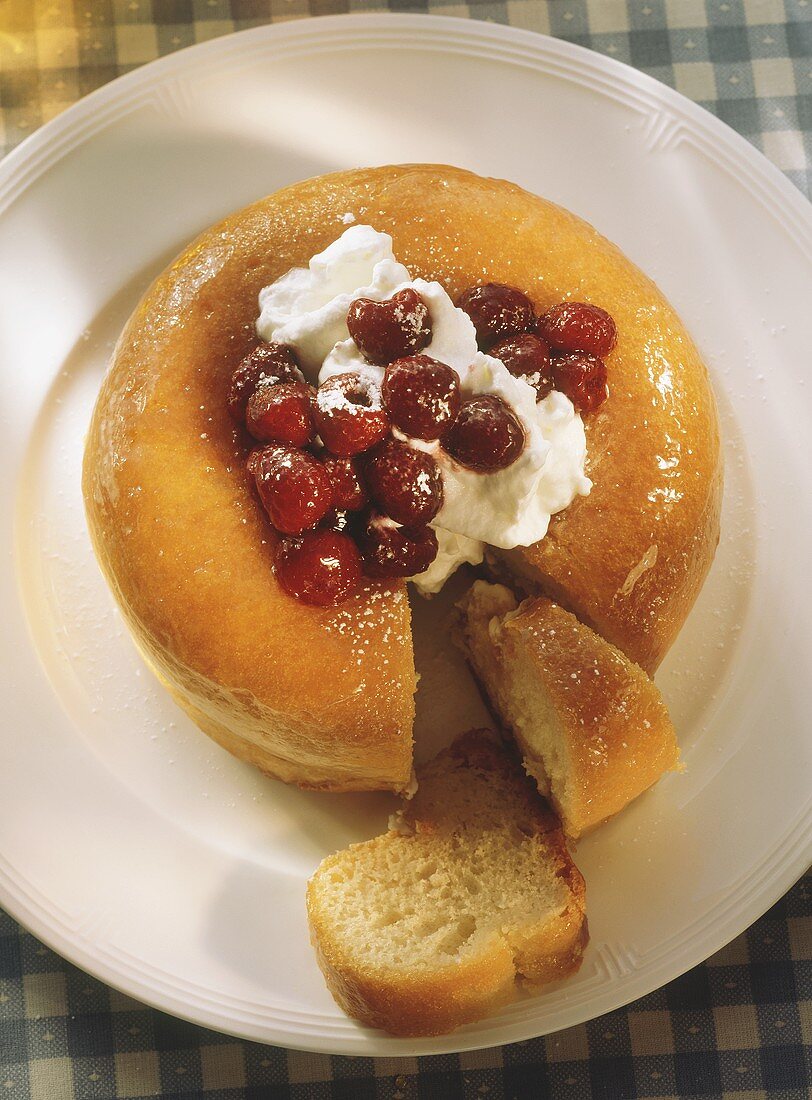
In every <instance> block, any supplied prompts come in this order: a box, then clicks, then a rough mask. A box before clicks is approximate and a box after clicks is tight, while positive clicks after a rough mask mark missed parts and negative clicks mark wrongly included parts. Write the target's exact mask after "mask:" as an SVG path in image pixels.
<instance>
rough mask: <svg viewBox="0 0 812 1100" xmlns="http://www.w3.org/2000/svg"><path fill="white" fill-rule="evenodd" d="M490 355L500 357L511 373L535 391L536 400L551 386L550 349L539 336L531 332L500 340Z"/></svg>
mask: <svg viewBox="0 0 812 1100" xmlns="http://www.w3.org/2000/svg"><path fill="white" fill-rule="evenodd" d="M489 354H490V355H492V356H493V357H494V358H495V359H501V361H502V362H503V363H504V364H505V366H506V367H507V369H508V370H509V371H510V373H511V374H513V375H515V376H516V378H523V379H524V380H525V382H528V383H529V384H530V385H531V386H532V387H533V389H534V390H535V391H536V400H537V401H541V399H542V397H546V396H547V394H548V393H549V392H550V390H552V388H553V376H552V369H551V363H550V349H549V348H548V347H547V344H546V343H545V342H544V340H542V338H541V337H540V336H534V335H533V333H532V332H525V333H522V335H521V336H512V337H511V338H510V339H509V340H500V341H499V343H498V344H496V345H495V346H494V347H492V348H491V350H490V352H489Z"/></svg>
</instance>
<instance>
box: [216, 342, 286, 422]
mask: <svg viewBox="0 0 812 1100" xmlns="http://www.w3.org/2000/svg"><path fill="white" fill-rule="evenodd" d="M277 382H304V375H303V374H302V372H301V370H300V369H299V362H298V360H297V358H296V353H295V352H294V350H293V348H291V347H289V346H288V345H287V344H259V345H258V346H257V347H255V348H254V350H253V351H251V352H249V353H248V355H246V356H245V358H244V359H243V360H242V362H241V363H240V365H239V366H238V367H237V369H236V370H235V371H234V373H233V374H232V376H231V385H230V387H229V390H228V398H227V404H228V411H229V413H230V414H231V416H232V417H233V418H234V420H237V421H242V419H243V417H244V416H245V407H246V405H247V404H248V400H249V398H250V397H251V394H252V393H253V392H254V391H255V390H256V388H257V386H261V385H276V383H277Z"/></svg>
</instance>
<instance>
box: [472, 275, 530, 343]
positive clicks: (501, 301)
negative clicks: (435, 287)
mask: <svg viewBox="0 0 812 1100" xmlns="http://www.w3.org/2000/svg"><path fill="white" fill-rule="evenodd" d="M457 305H458V307H459V308H460V309H462V310H464V311H465V312H466V313H467V314H468V316H469V317H470V318H471V320H472V321H473V322H474V328H475V329H476V338H477V343H478V344H479V346H480V348H481V349H482V350H483V351H487V349H488V348H489V347H491V346H492V345H493V344H495V343H496V342H497V340H505V339H507V337H508V336H518V335H519V333H520V332H527V331H528V329H531V328H532V327H533V325H534V324H535V323H536V315H535V314H534V312H533V303H532V302H531V301H530V299H529V298H528V297H527V295H526V294H523V293H522V292H521V290H517V289H516V287H514V286H505V285H504V284H503V283H485V284H484V286H473V287H471V288H470V289H469V290H466V291H465V292H464V293H463V294H462V295H461V296H460V298H459V299H458V300H457Z"/></svg>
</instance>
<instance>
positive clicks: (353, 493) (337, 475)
mask: <svg viewBox="0 0 812 1100" xmlns="http://www.w3.org/2000/svg"><path fill="white" fill-rule="evenodd" d="M322 462H323V463H324V468H325V470H326V471H327V473H328V475H329V478H330V481H331V482H332V485H333V500H334V502H335V507H336V508H338V509H341V510H343V511H347V512H358V511H360V509H361V508H363V507H364V506H365V505H366V504H367V502H368V499H369V498H368V497H367V491H366V489H365V488H364V484H363V482H362V480H361V474H360V472H359V470H358V464H357V462H356V460H355V459H354V458H336V457H334V456H333V455H325V456H324V458H323V459H322Z"/></svg>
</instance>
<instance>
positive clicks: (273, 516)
mask: <svg viewBox="0 0 812 1100" xmlns="http://www.w3.org/2000/svg"><path fill="white" fill-rule="evenodd" d="M248 470H249V472H250V473H251V474H253V477H254V481H255V482H256V486H257V492H258V494H259V499H260V500H261V501H262V504H263V506H264V508H265V511H266V512H267V513H268V517H269V519H270V521H271V523H272V524H273V525H274V527H275V528H276V529H277V531H281V532H282V533H283V534H286V535H298V534H300V533H301V532H302V531H306V530H307V529H308V528H310V527H315V526H316V524H317V523H318V522H319V520H320V519H322V518H323V517H324V516H325V515H327V513H328V512H329V511H330V509H331V508H332V507H333V486H332V483H331V481H330V476H329V474H328V473H327V471H326V470H325V468H324V466H322V464H321V463H320V462H319V461H318V459H316V458H314V457H313V455H311V454H308V453H307V452H306V451H296V450H294V449H293V448H292V447H283V446H282V445H281V444H272V445H271V446H270V447H264V448H263V449H262V450H261V451H254V452H253V453H252V454H251V455H250V457H249V459H248Z"/></svg>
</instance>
